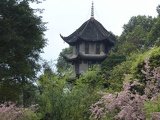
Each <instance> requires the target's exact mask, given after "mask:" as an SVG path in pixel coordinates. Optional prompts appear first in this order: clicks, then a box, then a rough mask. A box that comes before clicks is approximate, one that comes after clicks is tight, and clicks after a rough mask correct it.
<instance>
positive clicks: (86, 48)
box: [85, 43, 89, 54]
mask: <svg viewBox="0 0 160 120" xmlns="http://www.w3.org/2000/svg"><path fill="white" fill-rule="evenodd" d="M85 54H89V44H88V43H86V44H85Z"/></svg>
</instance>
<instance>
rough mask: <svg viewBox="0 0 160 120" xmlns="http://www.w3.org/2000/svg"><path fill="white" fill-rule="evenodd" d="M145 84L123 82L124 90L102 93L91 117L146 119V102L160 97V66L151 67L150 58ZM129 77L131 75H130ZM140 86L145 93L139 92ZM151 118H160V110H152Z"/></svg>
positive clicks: (93, 106)
mask: <svg viewBox="0 0 160 120" xmlns="http://www.w3.org/2000/svg"><path fill="white" fill-rule="evenodd" d="M141 71H142V73H143V74H144V75H145V77H146V80H145V84H142V83H140V82H138V81H137V80H135V81H129V80H128V81H126V82H124V83H123V89H124V90H123V91H121V92H119V93H114V94H110V93H102V92H100V94H103V96H102V98H101V99H100V100H99V101H98V102H96V103H95V104H93V105H92V106H91V107H90V111H91V113H92V114H91V118H94V119H103V118H105V117H107V118H108V116H110V117H112V119H118V120H120V119H125V120H145V119H146V112H145V111H144V110H145V109H144V108H145V106H144V102H146V101H156V100H157V99H158V98H159V97H160V92H159V90H160V89H159V87H160V67H157V68H154V69H153V70H151V69H150V66H149V60H148V59H146V60H145V66H144V70H141ZM128 78H129V77H128ZM138 87H143V88H144V89H143V94H139V92H138V89H136V88H138ZM149 114H151V118H149V119H153V120H155V119H157V120H158V119H159V116H158V115H159V114H160V111H156V112H154V111H153V112H151V113H149Z"/></svg>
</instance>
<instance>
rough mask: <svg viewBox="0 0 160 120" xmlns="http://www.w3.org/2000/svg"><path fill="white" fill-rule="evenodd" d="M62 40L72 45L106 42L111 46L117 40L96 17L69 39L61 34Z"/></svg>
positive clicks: (84, 24)
mask: <svg viewBox="0 0 160 120" xmlns="http://www.w3.org/2000/svg"><path fill="white" fill-rule="evenodd" d="M60 36H61V38H62V39H63V40H64V41H65V42H67V43H68V44H70V45H72V44H75V43H77V42H80V41H92V42H98V41H106V42H109V43H110V44H111V45H114V44H115V41H116V38H115V36H114V35H112V34H111V33H110V32H108V31H107V30H106V29H105V28H104V27H103V25H102V24H101V23H100V22H98V21H97V20H96V19H95V18H94V17H91V18H90V19H89V20H87V21H86V22H85V23H83V24H82V25H81V26H80V27H79V28H78V29H77V30H76V31H75V32H73V33H72V34H71V35H69V36H68V37H64V36H62V35H61V34H60Z"/></svg>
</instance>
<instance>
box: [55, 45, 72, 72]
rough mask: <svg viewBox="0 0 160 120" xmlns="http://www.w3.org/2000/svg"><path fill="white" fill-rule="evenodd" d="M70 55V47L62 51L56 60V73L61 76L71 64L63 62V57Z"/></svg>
mask: <svg viewBox="0 0 160 120" xmlns="http://www.w3.org/2000/svg"><path fill="white" fill-rule="evenodd" d="M71 53H72V47H71V46H70V47H68V48H65V49H63V50H62V52H61V53H60V54H59V57H58V59H57V64H56V67H57V72H58V73H59V74H63V73H64V72H65V71H66V69H69V68H70V66H71V64H69V63H68V62H66V61H65V59H64V58H63V55H68V54H71Z"/></svg>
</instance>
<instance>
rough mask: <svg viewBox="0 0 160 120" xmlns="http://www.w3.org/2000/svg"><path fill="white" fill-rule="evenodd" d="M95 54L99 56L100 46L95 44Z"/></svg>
mask: <svg viewBox="0 0 160 120" xmlns="http://www.w3.org/2000/svg"><path fill="white" fill-rule="evenodd" d="M96 54H100V44H99V43H97V44H96Z"/></svg>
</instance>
